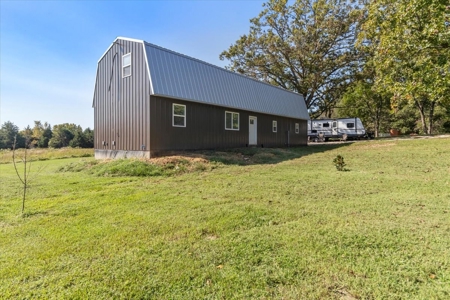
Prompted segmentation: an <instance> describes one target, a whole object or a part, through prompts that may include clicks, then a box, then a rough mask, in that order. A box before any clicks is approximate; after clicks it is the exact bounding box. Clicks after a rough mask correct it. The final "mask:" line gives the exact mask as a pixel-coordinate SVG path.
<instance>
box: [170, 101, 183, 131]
mask: <svg viewBox="0 0 450 300" xmlns="http://www.w3.org/2000/svg"><path fill="white" fill-rule="evenodd" d="M172 112H173V116H172V126H174V127H186V105H182V104H175V103H174V104H172Z"/></svg>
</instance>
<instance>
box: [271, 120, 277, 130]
mask: <svg viewBox="0 0 450 300" xmlns="http://www.w3.org/2000/svg"><path fill="white" fill-rule="evenodd" d="M272 132H277V121H272Z"/></svg>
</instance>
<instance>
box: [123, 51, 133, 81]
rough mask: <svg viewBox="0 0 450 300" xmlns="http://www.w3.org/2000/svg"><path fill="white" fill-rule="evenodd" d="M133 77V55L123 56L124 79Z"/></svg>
mask: <svg viewBox="0 0 450 300" xmlns="http://www.w3.org/2000/svg"><path fill="white" fill-rule="evenodd" d="M128 76H131V53H127V54H125V55H124V56H122V77H128Z"/></svg>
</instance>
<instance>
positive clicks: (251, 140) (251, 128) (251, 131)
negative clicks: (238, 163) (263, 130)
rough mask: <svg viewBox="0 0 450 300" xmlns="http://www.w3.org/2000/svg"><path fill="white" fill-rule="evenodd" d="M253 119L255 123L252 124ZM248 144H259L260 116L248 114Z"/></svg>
mask: <svg viewBox="0 0 450 300" xmlns="http://www.w3.org/2000/svg"><path fill="white" fill-rule="evenodd" d="M252 121H253V124H252ZM248 144H249V145H252V146H254V145H258V117H257V116H248Z"/></svg>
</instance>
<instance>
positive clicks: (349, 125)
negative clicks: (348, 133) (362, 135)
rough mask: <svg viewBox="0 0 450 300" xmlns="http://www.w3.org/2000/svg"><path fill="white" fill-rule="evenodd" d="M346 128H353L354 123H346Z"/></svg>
mask: <svg viewBox="0 0 450 300" xmlns="http://www.w3.org/2000/svg"><path fill="white" fill-rule="evenodd" d="M347 128H355V123H347Z"/></svg>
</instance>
